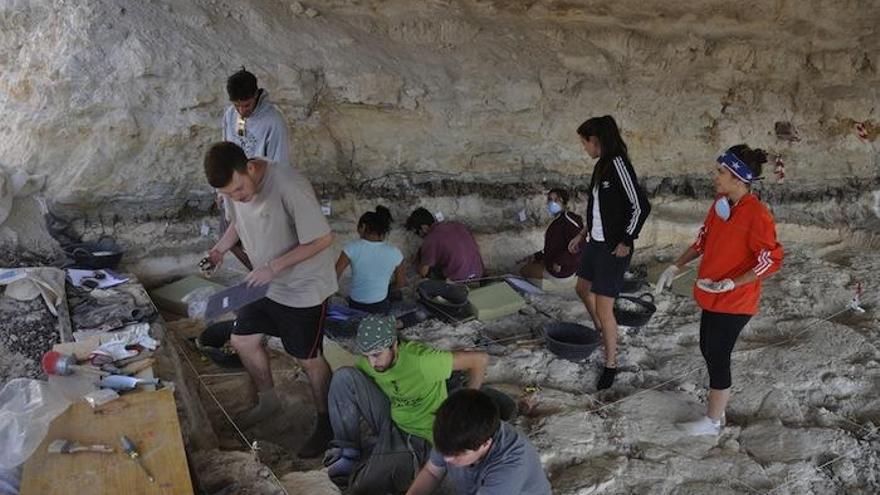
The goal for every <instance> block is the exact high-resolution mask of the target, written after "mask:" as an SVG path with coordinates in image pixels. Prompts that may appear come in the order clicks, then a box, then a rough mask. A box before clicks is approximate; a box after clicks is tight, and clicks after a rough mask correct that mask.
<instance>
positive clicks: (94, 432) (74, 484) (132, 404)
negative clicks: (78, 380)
mask: <svg viewBox="0 0 880 495" xmlns="http://www.w3.org/2000/svg"><path fill="white" fill-rule="evenodd" d="M121 435H126V436H128V438H130V439H131V440H132V441H133V442H134V443H135V445H136V446H137V448H138V451H139V452H140V453H141V462H142V463H143V464H144V466H145V467H146V468H147V470H149V471H150V474H152V475H153V477H154V478H155V479H156V482H155V483H150V482H149V481H148V480H147V478H146V475H145V474H144V472H143V471H142V470H141V469H140V468H139V467H138V466H137V464H135V462H134V461H132V460H131V458H129V457H128V456H126V455H124V454H122V453H121V446H120V442H119V437H120V436H121ZM59 438H64V439H68V440H72V441H76V442H79V443H82V444H105V445H109V446H112V447H113V448H114V449H117V450H118V451H119V452H117V453H114V454H98V453H92V452H81V453H77V454H49V453H48V452H47V451H46V449H47V446H48V445H49V444H50V443H51V442H52V441H53V440H56V439H59ZM70 493H95V494H98V493H120V494H121V493H124V494H131V495H152V494H168V495H171V494H174V495H184V494H192V493H193V488H192V483H191V481H190V477H189V470H188V468H187V462H186V454H185V452H184V448H183V438H182V437H181V433H180V424H179V423H178V419H177V410H176V408H175V405H174V394H173V393H172V392H171V390H169V389H164V390H160V391H157V392H136V393H129V394H126V395H123V396H122V397H120V398H119V399H116V400H114V401H112V402H109V403H107V404H105V405H103V406H101V407H100V408H98V409H97V410H93V409H92V408H91V407H90V406H89V405H88V404H86V403H85V402H83V401H80V402H76V403H75V404H73V405H71V406H70V407H69V408H68V409H67V411H65V412H64V414H62V415H61V416H59V417H57V418H55V420H54V421H53V422H52V425H51V426H50V427H49V433H48V434H47V435H46V438H45V439H44V440H43V443H41V444H40V446H39V447H38V448H37V451H36V452H34V454H33V455H32V456H31V457H30V459H28V460H27V462H25V465H24V473H23V475H22V482H21V495H53V494H59V495H61V494H64V495H68V494H70Z"/></svg>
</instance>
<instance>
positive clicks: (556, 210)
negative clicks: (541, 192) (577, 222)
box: [547, 201, 562, 215]
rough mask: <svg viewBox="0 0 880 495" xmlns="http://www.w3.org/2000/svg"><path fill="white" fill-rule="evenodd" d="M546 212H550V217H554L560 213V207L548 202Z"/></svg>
mask: <svg viewBox="0 0 880 495" xmlns="http://www.w3.org/2000/svg"><path fill="white" fill-rule="evenodd" d="M547 211H548V212H550V214H551V215H556V214H557V213H559V212H560V211H562V205H561V204H559V203H557V202H556V201H550V202H548V203H547Z"/></svg>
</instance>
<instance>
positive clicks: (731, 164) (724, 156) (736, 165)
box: [718, 151, 763, 184]
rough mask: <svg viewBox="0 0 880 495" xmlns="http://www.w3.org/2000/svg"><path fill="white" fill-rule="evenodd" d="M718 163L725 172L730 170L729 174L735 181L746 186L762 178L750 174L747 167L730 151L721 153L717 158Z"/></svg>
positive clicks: (750, 171)
mask: <svg viewBox="0 0 880 495" xmlns="http://www.w3.org/2000/svg"><path fill="white" fill-rule="evenodd" d="M718 163H719V164H721V165H723V166H724V167H726V168H727V170H730V173H732V174H733V175H734V176H735V177H736V178H737V179H739V180H741V181H743V182H745V183H746V184H751V183H752V182H754V181H756V180H761V179H762V178H763V177H755V174H753V173H752V170H751V169H750V168H749V166H748V165H746V164H745V162H743V161H742V160H740V159H739V157H738V156H736V155H734V154H733V153H731V152H730V151H725V152H724V153H721V155H720V156H718Z"/></svg>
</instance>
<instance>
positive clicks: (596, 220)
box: [569, 115, 651, 390]
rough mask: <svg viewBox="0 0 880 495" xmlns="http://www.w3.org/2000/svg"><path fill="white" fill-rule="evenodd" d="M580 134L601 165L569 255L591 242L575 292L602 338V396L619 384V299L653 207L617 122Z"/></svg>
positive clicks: (593, 123) (586, 126)
mask: <svg viewBox="0 0 880 495" xmlns="http://www.w3.org/2000/svg"><path fill="white" fill-rule="evenodd" d="M577 133H578V135H579V136H580V139H581V143H582V144H583V146H584V150H585V151H586V152H587V154H588V155H590V158H598V159H599V160H598V161H597V162H596V165H595V167H594V168H593V177H592V180H591V181H590V199H589V201H588V203H587V214H586V216H585V217H584V218H585V219H586V222H585V226H584V229H583V230H581V232H580V233H579V234H578V235H577V237H575V238H574V239H572V241H571V244H569V250H570V251H572V252H577V250H578V249H580V245H581V244H582V242H583V241H584V239H587V240H588V242H587V245H586V246H585V247H584V250H583V253H581V265H580V268H578V272H577V275H578V281H577V287H576V289H577V294H578V296H579V297H580V298H581V300H582V301H583V302H584V305H585V306H586V307H587V311H588V312H589V313H590V317H591V318H592V319H593V324H594V325H595V326H596V329H597V330H598V331H599V332H601V333H602V343H603V345H604V347H605V367H604V369H603V371H602V375H601V376H600V377H599V380H598V383H597V384H596V389H597V390H602V389H606V388H608V387H610V386H611V384H612V383H614V376H615V375H616V374H617V320H615V319H614V299H615V298H616V297H617V295H618V294H619V293H620V289H621V287H622V286H623V274H624V272H626V270H627V268H629V262H630V259H632V253H633V241H634V240H635V239H636V238H637V237H638V236H639V232H640V231H641V230H642V225H644V224H645V219H646V218H648V213H650V212H651V204H650V203H649V202H648V198H647V196H646V195H645V192H644V190H642V188H641V187H640V186H639V183H638V179H637V178H636V173H635V170H634V169H633V166H632V164H631V163H630V161H629V156H628V154H627V150H626V143H624V142H623V138H621V137H620V131H619V130H618V128H617V123H616V122H615V121H614V118H612V117H611V116H610V115H606V116H604V117H594V118H591V119H589V120H587V121H586V122H584V123H583V124H581V125H580V127H578V130H577Z"/></svg>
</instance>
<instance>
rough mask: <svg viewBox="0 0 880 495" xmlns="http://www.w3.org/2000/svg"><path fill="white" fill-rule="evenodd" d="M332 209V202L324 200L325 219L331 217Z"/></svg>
mask: <svg viewBox="0 0 880 495" xmlns="http://www.w3.org/2000/svg"><path fill="white" fill-rule="evenodd" d="M331 212H332V209H331V208H330V200H329V199H322V200H321V213H323V214H324V216H325V217H329V216H330V213H331Z"/></svg>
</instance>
